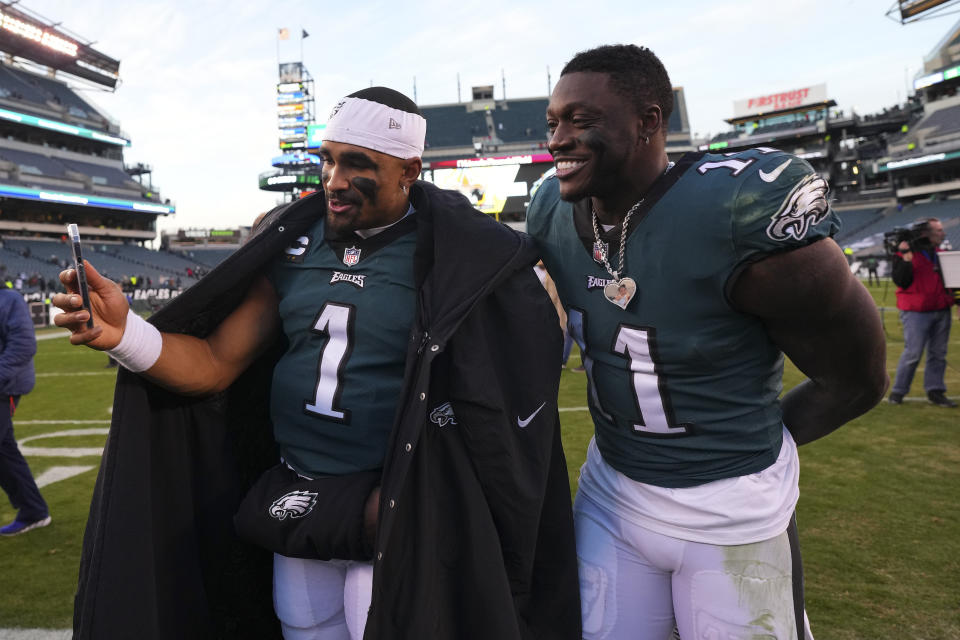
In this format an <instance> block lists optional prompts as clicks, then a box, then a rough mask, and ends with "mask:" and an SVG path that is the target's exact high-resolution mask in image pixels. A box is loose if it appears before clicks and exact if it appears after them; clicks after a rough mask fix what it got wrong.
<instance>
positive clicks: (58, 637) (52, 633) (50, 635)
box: [0, 629, 73, 640]
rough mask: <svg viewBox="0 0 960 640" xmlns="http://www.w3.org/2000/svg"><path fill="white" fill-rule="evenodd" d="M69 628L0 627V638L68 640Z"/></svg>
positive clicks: (13, 639)
mask: <svg viewBox="0 0 960 640" xmlns="http://www.w3.org/2000/svg"><path fill="white" fill-rule="evenodd" d="M72 636H73V631H71V630H70V629H0V640H70V638H71V637H72Z"/></svg>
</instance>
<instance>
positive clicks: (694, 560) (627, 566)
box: [574, 496, 813, 640]
mask: <svg viewBox="0 0 960 640" xmlns="http://www.w3.org/2000/svg"><path fill="white" fill-rule="evenodd" d="M574 521H575V524H576V535H577V556H578V559H579V567H580V599H581V606H582V610H583V637H584V638H585V639H586V640H667V639H668V638H670V637H671V632H672V631H673V626H674V620H676V624H677V627H678V628H679V631H680V637H681V638H684V639H686V638H690V639H697V640H699V639H701V638H717V639H723V640H728V639H731V640H732V639H740V638H745V639H746V638H769V639H770V640H773V639H776V640H797V638H798V624H797V619H798V618H802V620H801V623H800V626H799V628H800V629H801V630H802V631H801V632H800V633H801V635H800V636H799V637H800V638H802V639H804V640H813V636H812V635H811V634H810V630H809V625H808V624H807V622H806V614H805V613H803V608H802V607H803V602H802V598H803V596H802V593H803V592H802V588H803V587H802V571H801V570H800V569H799V566H800V565H799V550H796V554H797V555H796V556H794V552H795V549H794V547H795V546H796V545H795V543H796V536H795V533H794V532H791V531H790V530H788V531H784V532H783V533H782V534H780V535H778V536H776V537H774V538H771V539H769V540H764V541H762V542H755V543H752V544H743V545H731V546H721V545H711V544H703V543H698V542H689V541H686V540H680V539H678V538H671V537H669V536H665V535H661V534H659V533H655V532H653V531H650V530H649V529H645V528H643V527H640V526H638V525H635V524H633V523H631V522H628V521H625V520H623V519H621V518H618V517H616V516H615V515H614V514H613V513H611V512H609V511H607V510H605V509H601V508H599V507H597V506H596V505H595V504H594V503H593V502H591V501H589V500H586V499H583V498H581V497H580V496H577V499H576V502H575V505H574ZM791 529H794V530H795V527H793V525H791ZM795 562H796V565H795V564H794V563H795ZM794 566H796V567H797V570H796V572H795V571H794ZM798 611H799V612H800V613H799V614H798V613H797V612H798Z"/></svg>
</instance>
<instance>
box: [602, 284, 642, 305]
mask: <svg viewBox="0 0 960 640" xmlns="http://www.w3.org/2000/svg"><path fill="white" fill-rule="evenodd" d="M636 292H637V283H636V282H634V281H633V278H621V279H620V281H614V282H609V283H607V286H605V287H604V288H603V297H604V298H606V299H607V300H609V301H610V302H612V303H613V304H615V305H617V306H618V307H620V308H621V309H626V308H627V305H628V304H630V301H631V300H633V294H635V293H636Z"/></svg>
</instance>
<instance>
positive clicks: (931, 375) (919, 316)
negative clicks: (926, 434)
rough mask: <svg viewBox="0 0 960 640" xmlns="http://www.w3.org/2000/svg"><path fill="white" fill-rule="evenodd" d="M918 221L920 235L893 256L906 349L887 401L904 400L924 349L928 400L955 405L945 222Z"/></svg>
mask: <svg viewBox="0 0 960 640" xmlns="http://www.w3.org/2000/svg"><path fill="white" fill-rule="evenodd" d="M915 225H916V226H915V229H916V230H917V232H918V235H917V237H916V238H915V239H913V240H912V241H907V240H902V241H901V242H900V243H899V245H898V247H897V249H898V251H897V253H896V255H895V256H894V258H893V273H892V279H893V283H894V284H895V285H897V309H899V310H900V322H901V324H903V353H902V354H900V360H899V361H898V362H897V374H896V377H895V378H894V381H893V386H892V387H891V388H890V396H889V398H888V401H889V402H890V404H902V403H903V397H904V396H905V395H907V393H908V392H909V391H910V385H911V383H912V382H913V374H914V373H916V370H917V365H918V364H919V363H920V357H921V356H922V355H923V351H924V349H926V351H927V364H926V367H925V369H924V372H923V388H924V390H925V391H926V392H927V400H929V401H930V402H931V403H932V404H934V405H936V406H938V407H944V408H947V409H954V408H956V406H957V403H956V402H954V401H953V400H951V399H950V398H948V397H947V395H946V391H947V385H946V382H945V380H944V373H945V371H946V367H947V343H948V342H949V340H950V323H951V322H952V319H951V317H950V307H951V306H952V305H953V304H954V297H953V294H952V293H951V292H950V291H949V290H948V289H947V288H946V286H945V285H944V282H943V273H942V272H941V270H940V260H939V258H938V257H937V253H938V252H939V251H940V244H941V243H942V242H943V238H944V233H943V224H942V223H941V222H940V220H938V219H937V218H925V219H923V220H919V221H917V222H916V223H915Z"/></svg>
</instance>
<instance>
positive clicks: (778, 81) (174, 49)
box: [21, 0, 958, 228]
mask: <svg viewBox="0 0 960 640" xmlns="http://www.w3.org/2000/svg"><path fill="white" fill-rule="evenodd" d="M653 4H654V3H641V2H637V1H636V0H625V1H617V2H603V1H600V2H587V3H584V2H577V3H572V2H567V1H565V0H557V1H554V2H551V3H544V2H524V3H520V2H516V0H510V1H504V0H484V1H482V2H481V1H476V2H450V1H449V0H443V1H440V0H420V1H419V2H379V1H376V2H354V3H333V2H320V1H319V0H312V1H311V0H273V1H270V2H268V1H266V0H262V1H255V0H246V1H242V0H240V1H238V0H233V1H230V2H228V1H226V0H83V1H82V2H79V1H78V2H70V3H67V2H64V1H63V0H23V1H22V4H21V6H25V7H26V8H28V9H30V10H31V11H33V12H35V13H39V14H40V15H42V16H44V17H46V18H48V19H49V20H50V21H52V22H59V23H61V24H62V26H63V27H64V28H66V29H68V30H69V31H71V32H72V33H74V34H77V35H79V36H82V37H83V38H85V39H87V40H88V41H93V42H94V43H95V44H94V46H95V48H97V49H99V50H100V51H102V52H103V53H106V54H107V55H109V56H111V57H114V58H117V59H119V60H120V62H121V64H120V75H121V79H122V84H121V85H120V87H119V88H118V89H117V91H116V92H114V93H107V92H101V91H95V90H94V91H90V90H85V91H83V92H82V95H84V96H85V97H86V98H88V99H89V100H91V101H92V102H93V103H94V104H95V105H96V106H98V107H100V108H101V109H102V110H103V111H104V112H106V113H107V114H108V115H109V116H111V117H113V118H114V119H116V120H119V121H120V123H121V126H122V128H123V130H124V131H125V132H126V134H127V135H128V136H129V137H130V139H131V140H132V142H133V144H132V146H131V147H130V148H129V149H128V150H127V151H126V161H127V162H128V163H133V162H144V163H146V164H150V165H152V166H153V168H154V175H153V179H154V186H155V187H156V188H158V189H159V190H160V192H161V193H162V194H163V195H164V196H165V197H168V198H171V199H172V200H173V201H174V202H175V203H176V206H177V213H176V215H175V216H170V217H168V218H167V219H165V220H162V221H161V223H160V224H161V228H178V227H179V228H186V227H212V226H217V227H221V226H236V225H240V224H249V223H250V222H251V221H252V220H253V219H254V218H255V217H256V216H257V214H258V213H260V212H262V211H265V210H266V209H268V208H270V207H271V206H272V205H273V204H274V203H275V200H276V195H274V194H270V193H267V192H263V191H260V190H259V189H258V188H257V176H258V174H259V173H261V172H263V171H266V170H269V169H270V158H272V157H273V156H275V155H278V153H279V152H278V150H277V137H276V131H277V116H276V102H275V98H276V93H275V84H276V82H277V62H278V58H279V60H280V61H291V60H299V59H300V58H301V42H300V39H299V37H297V36H298V34H299V33H300V31H301V29H303V30H306V31H307V32H308V33H309V34H310V36H309V37H308V38H306V39H305V40H304V41H303V42H302V51H303V53H302V59H303V62H304V64H305V65H306V66H307V68H308V70H309V71H310V72H311V74H312V75H313V77H314V80H315V91H316V101H317V103H316V104H317V109H316V110H317V114H318V115H319V116H321V117H322V115H323V114H326V113H327V112H328V110H329V107H330V106H332V105H333V103H334V102H336V100H337V99H338V98H339V97H341V96H343V95H346V94H347V93H350V92H352V91H355V90H357V89H360V88H363V87H366V86H369V85H371V84H374V85H386V86H389V87H393V88H395V89H397V90H399V91H402V92H404V93H407V94H408V95H410V96H411V97H413V92H414V83H416V99H417V102H418V103H420V104H424V105H429V104H438V103H448V102H455V101H456V100H457V75H458V74H459V77H460V85H461V87H462V94H463V95H464V96H469V92H470V87H471V86H473V85H482V84H493V85H495V86H496V89H495V95H496V97H497V98H501V97H502V94H503V89H502V86H503V84H502V83H503V78H505V79H506V96H507V97H508V98H520V97H533V96H544V95H546V94H547V87H548V80H547V73H548V69H549V72H550V74H551V77H552V82H553V83H556V80H557V77H558V75H559V73H560V69H561V68H562V67H563V65H564V63H565V62H566V61H567V60H568V59H569V58H570V57H571V56H572V55H573V54H574V53H576V52H577V51H580V50H583V49H586V48H590V47H593V46H596V45H599V44H610V43H626V42H629V43H634V44H639V45H644V46H648V47H650V48H651V49H652V50H653V51H654V52H656V53H657V55H658V56H659V57H660V58H661V59H662V60H663V61H664V64H665V65H666V67H667V70H668V71H669V73H670V76H671V80H672V81H673V83H674V85H675V86H682V87H683V88H684V91H685V93H686V100H687V110H688V114H689V118H690V124H691V129H692V130H693V131H694V132H695V133H697V134H699V135H707V134H709V133H718V132H720V131H725V130H727V129H728V125H726V123H725V122H724V119H726V118H729V117H731V116H732V115H733V102H734V100H737V99H743V98H749V97H751V96H757V95H763V94H765V93H772V92H779V91H785V90H789V89H794V88H799V87H804V86H809V85H813V84H819V83H826V85H827V92H828V95H829V96H830V97H831V98H833V99H834V100H836V101H837V103H838V106H839V107H840V108H842V109H845V110H849V109H853V110H855V111H857V112H858V113H870V112H874V111H878V110H880V109H882V108H883V107H887V106H891V105H893V104H896V103H898V102H902V101H903V100H904V99H905V96H906V95H907V91H908V89H907V87H908V86H909V85H910V84H911V82H912V79H913V78H914V76H915V75H916V74H917V73H918V72H919V70H920V69H921V68H922V65H923V58H924V57H925V56H926V55H927V54H929V53H930V51H931V50H932V49H933V48H934V47H935V46H936V44H937V43H938V42H939V41H940V39H941V38H942V37H943V36H944V35H946V34H947V33H948V32H950V31H951V30H952V29H953V28H954V25H955V24H956V21H957V18H958V15H956V14H954V15H948V16H943V17H939V18H936V19H929V20H924V21H920V22H916V23H913V24H909V25H901V24H900V23H899V22H896V21H894V20H892V19H891V18H889V17H887V16H886V15H885V14H886V12H887V10H888V9H889V8H890V7H891V5H892V4H893V2H892V0H791V1H790V2H771V1H770V0H737V1H729V2H716V1H715V0H680V1H676V2H670V3H657V4H658V5H661V6H656V7H654V6H649V7H648V6H646V5H653ZM281 27H287V28H288V29H289V30H290V32H291V38H290V40H288V41H285V42H281V41H278V40H277V30H278V29H279V28H281Z"/></svg>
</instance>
